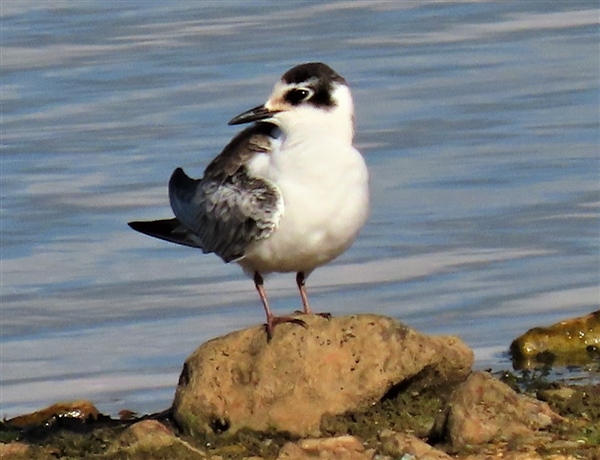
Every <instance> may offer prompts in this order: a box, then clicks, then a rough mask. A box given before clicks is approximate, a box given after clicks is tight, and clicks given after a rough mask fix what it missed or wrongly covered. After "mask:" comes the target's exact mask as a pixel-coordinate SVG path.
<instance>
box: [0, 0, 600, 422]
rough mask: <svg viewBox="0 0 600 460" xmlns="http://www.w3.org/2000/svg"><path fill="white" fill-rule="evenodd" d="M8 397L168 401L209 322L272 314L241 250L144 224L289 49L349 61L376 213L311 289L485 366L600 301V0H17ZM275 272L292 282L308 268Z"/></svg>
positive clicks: (5, 330) (5, 262) (6, 243)
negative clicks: (537, 329) (446, 343)
mask: <svg viewBox="0 0 600 460" xmlns="http://www.w3.org/2000/svg"><path fill="white" fill-rule="evenodd" d="M1 8H2V23H1V28H2V36H1V38H2V40H1V41H2V43H1V45H2V54H1V60H2V62H1V67H2V159H1V180H2V206H1V208H2V219H1V225H2V228H1V236H2V239H1V240H2V266H1V278H2V279H1V286H2V292H1V295H2V298H1V316H2V317H1V324H2V330H1V335H2V344H1V345H2V348H1V354H2V356H1V366H2V367H1V371H2V375H1V379H2V382H1V395H0V401H1V411H0V412H1V414H0V415H1V416H3V417H4V416H8V417H10V416H14V415H17V414H19V413H22V412H25V411H27V410H34V409H38V408H40V407H43V406H45V405H47V404H50V403H52V402H55V401H57V400H62V399H75V398H87V399H91V400H93V401H94V402H95V403H96V404H97V406H98V407H99V409H100V410H101V411H104V412H107V413H110V414H115V413H116V412H118V410H120V409H123V408H128V409H132V410H136V411H139V412H149V411H154V410H160V409H164V408H166V407H167V406H168V405H169V404H170V402H171V400H172V396H173V392H174V389H175V385H176V382H177V377H178V374H179V371H180V369H181V365H182V362H183V360H184V359H185V357H186V356H187V355H189V354H190V353H191V352H192V351H193V350H194V349H195V348H196V347H197V346H198V345H199V344H200V343H202V342H204V341H206V340H208V339H210V338H212V337H215V336H217V335H221V334H224V333H226V332H229V331H232V330H234V329H238V328H244V327H248V326H251V325H255V324H260V323H262V322H263V321H264V317H263V311H262V308H261V307H260V304H259V301H258V298H257V296H256V293H255V292H254V287H253V285H252V282H251V281H250V280H248V279H246V278H245V277H244V276H243V275H242V274H241V271H240V270H239V268H238V267H236V266H228V265H225V264H223V263H221V262H220V260H219V259H218V258H216V257H215V256H202V255H200V254H199V253H197V252H195V251H192V250H190V249H188V248H183V247H177V246H175V245H170V244H167V243H163V242H160V241H157V240H153V239H151V238H148V237H144V236H143V235H140V234H137V233H135V232H133V231H131V230H130V229H129V228H128V227H127V225H126V223H127V222H128V221H130V220H141V219H153V218H161V217H169V216H170V215H171V214H170V209H169V205H168V198H167V190H166V183H167V180H168V178H169V175H170V173H171V171H172V170H173V169H174V168H175V167H177V166H182V167H184V168H185V169H186V171H187V172H188V173H189V174H190V175H193V176H199V175H201V174H202V170H203V168H204V167H205V166H206V164H207V163H208V161H209V160H210V159H211V158H212V156H214V155H215V154H216V153H217V152H218V151H219V150H220V149H221V148H222V147H223V146H224V145H225V144H226V142H227V141H228V139H229V138H230V137H231V136H232V135H233V134H234V133H235V132H236V131H237V130H236V128H233V127H229V126H227V124H226V123H227V121H228V120H229V119H230V118H231V117H232V116H234V115H237V114H238V113H240V112H242V111H244V110H246V109H248V108H250V107H254V106H255V105H257V104H259V103H261V102H263V101H264V100H265V98H266V96H267V95H268V93H269V92H270V89H271V86H272V84H273V83H274V82H275V80H276V79H277V78H278V77H279V76H280V75H281V74H282V73H283V72H284V71H285V70H287V69H288V68H290V67H291V66H293V65H295V64H298V63H301V62H307V61H314V60H319V61H324V62H326V63H328V64H330V65H331V66H332V67H333V68H334V69H336V70H337V71H338V72H339V73H340V74H342V75H343V76H345V77H346V79H347V80H348V81H349V82H350V84H351V87H352V89H353V92H354V96H355V104H356V111H357V114H356V121H357V136H356V145H357V146H358V148H359V149H360V150H361V151H362V152H363V153H364V155H365V158H366V161H367V163H368V165H369V169H370V172H371V187H372V214H371V218H370V220H369V223H368V225H367V226H366V228H365V229H364V231H363V232H362V234H361V236H360V238H359V239H358V240H357V242H356V243H355V245H354V246H353V247H352V248H351V249H350V250H349V251H348V252H347V253H346V254H344V255H343V256H342V257H340V258H339V259H338V260H337V261H335V262H334V263H332V264H330V265H329V266H326V267H323V268H321V269H318V270H317V271H316V272H315V273H314V274H313V275H312V277H311V278H310V279H309V281H308V288H309V295H310V297H311V302H312V305H313V307H314V308H315V310H318V311H329V312H331V313H333V314H334V315H341V314H348V313H358V312H374V313H380V314H385V315H390V316H393V317H395V318H398V319H401V320H402V321H404V322H406V323H407V324H409V325H411V326H414V327H416V328H419V329H420V330H422V331H424V332H426V333H436V334H454V335H458V336H460V337H462V338H463V339H464V340H465V341H466V342H467V343H468V344H469V345H470V346H471V347H473V348H474V350H475V353H476V360H477V366H478V367H480V368H481V367H492V368H508V367H510V364H509V362H508V360H507V358H506V356H505V354H504V353H503V352H504V351H505V350H506V349H507V348H508V345H509V344H510V342H511V340H512V339H513V338H514V337H516V336H517V335H519V334H521V333H522V332H524V331H525V330H527V329H528V328H530V327H533V326H536V325H542V324H550V323H553V322H555V321H559V320H561V319H564V318H567V317H571V316H575V315H581V314H585V313H588V312H590V311H592V310H595V309H598V305H599V298H600V292H599V285H600V251H599V245H598V242H599V236H600V220H599V211H600V196H599V195H600V188H599V179H600V158H599V157H600V153H599V150H600V139H599V121H600V115H599V107H600V100H599V94H600V91H599V86H600V58H599V53H598V51H599V33H598V17H599V14H598V3H597V2H576V1H565V2H560V1H537V2H487V3H470V2H469V3H452V2H443V3H428V2H388V1H376V0H369V1H358V0H357V1H327V2H311V1H295V2H279V3H274V2H263V1H249V0H238V1H220V2H216V1H215V2H209V1H205V2H187V1H170V2H144V1H141V0H139V1H127V2H104V1H89V2H64V1H60V0H47V1H45V2H36V1H25V0H18V1H16V0H15V1H10V0H6V1H3V3H2V6H1ZM267 290H268V293H269V294H270V296H271V300H272V304H273V307H274V309H275V310H276V312H277V313H280V314H281V313H285V312H288V311H290V310H294V309H296V308H298V306H299V299H298V297H297V294H296V289H295V285H294V280H293V276H291V275H288V276H283V275H274V276H273V277H272V278H269V279H268V280H267Z"/></svg>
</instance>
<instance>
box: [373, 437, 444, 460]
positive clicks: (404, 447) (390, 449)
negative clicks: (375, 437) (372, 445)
mask: <svg viewBox="0 0 600 460" xmlns="http://www.w3.org/2000/svg"><path fill="white" fill-rule="evenodd" d="M379 439H380V441H381V444H382V448H383V451H384V452H385V453H386V454H389V455H392V456H393V458H402V457H403V456H405V455H406V454H409V455H410V456H411V457H409V458H412V459H414V460H450V459H451V458H452V457H450V456H449V455H448V454H446V453H445V452H442V451H441V450H438V449H435V448H433V447H432V446H430V445H429V444H427V443H426V442H425V441H422V440H421V439H419V438H417V437H416V436H415V435H413V434H410V433H397V432H395V431H392V430H384V431H382V432H381V434H380V435H379Z"/></svg>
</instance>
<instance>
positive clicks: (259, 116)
mask: <svg viewBox="0 0 600 460" xmlns="http://www.w3.org/2000/svg"><path fill="white" fill-rule="evenodd" d="M276 113H279V110H269V109H267V108H266V107H265V106H264V105H259V106H258V107H254V108H253V109H250V110H248V111H246V112H244V113H241V114H239V115H238V116H237V117H234V118H232V119H231V121H230V122H229V123H228V124H229V125H241V124H243V123H250V122H252V121H259V120H265V119H266V118H271V117H272V116H273V115H275V114H276Z"/></svg>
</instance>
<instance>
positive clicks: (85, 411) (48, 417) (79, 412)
mask: <svg viewBox="0 0 600 460" xmlns="http://www.w3.org/2000/svg"><path fill="white" fill-rule="evenodd" d="M100 415H101V414H100V412H98V409H96V407H95V406H94V405H93V404H92V403H91V402H89V401H84V400H82V401H73V402H63V403H57V404H53V405H51V406H49V407H46V408H45V409H42V410H40V411H36V412H31V413H30V414H25V415H19V416H18V417H14V418H11V419H10V420H7V421H6V423H7V424H8V425H9V426H11V427H13V428H19V429H25V428H32V427H35V426H41V425H44V424H48V423H51V422H52V421H53V420H57V419H63V420H64V419H70V420H79V421H80V422H82V423H84V422H86V421H93V420H97V419H98V417H99V416H100Z"/></svg>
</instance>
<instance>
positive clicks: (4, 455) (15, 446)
mask: <svg viewBox="0 0 600 460" xmlns="http://www.w3.org/2000/svg"><path fill="white" fill-rule="evenodd" d="M30 451H31V448H30V447H29V446H28V445H27V444H24V443H22V442H9V443H7V444H5V443H3V442H0V458H1V459H2V460H20V459H26V458H31V455H30Z"/></svg>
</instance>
